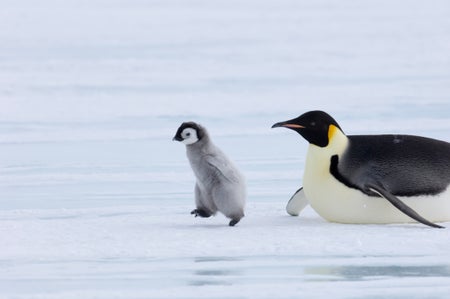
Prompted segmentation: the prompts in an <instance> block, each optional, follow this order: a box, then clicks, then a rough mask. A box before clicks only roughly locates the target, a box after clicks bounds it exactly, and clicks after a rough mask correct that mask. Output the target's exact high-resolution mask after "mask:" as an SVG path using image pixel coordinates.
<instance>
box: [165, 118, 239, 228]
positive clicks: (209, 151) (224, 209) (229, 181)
mask: <svg viewBox="0 0 450 299" xmlns="http://www.w3.org/2000/svg"><path fill="white" fill-rule="evenodd" d="M173 140H176V141H180V142H182V143H184V144H185V145H186V154H187V157H188V159H189V163H190V164H191V168H192V170H193V172H194V174H195V177H196V179H197V181H196V184H195V204H196V209H195V210H193V211H192V212H191V214H193V215H195V217H197V216H200V217H210V216H211V215H215V214H216V212H217V211H219V212H221V213H222V214H224V215H225V216H226V217H228V218H230V219H231V221H230V223H229V225H230V226H234V225H235V224H237V223H238V222H239V221H240V220H241V218H242V217H244V206H245V196H246V191H245V180H244V177H243V176H242V174H241V173H240V172H239V170H238V169H237V168H236V167H235V166H234V165H233V163H232V162H231V161H230V160H229V159H228V158H227V156H226V155H225V154H224V153H223V152H222V151H221V150H220V149H219V148H218V147H216V146H215V145H214V144H213V143H212V141H211V139H210V137H209V134H208V131H207V130H206V129H205V128H204V127H203V126H201V125H199V124H197V123H195V122H184V123H182V124H181V126H180V127H179V128H178V130H177V132H176V134H175V137H174V138H173Z"/></svg>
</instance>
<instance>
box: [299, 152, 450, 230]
mask: <svg viewBox="0 0 450 299" xmlns="http://www.w3.org/2000/svg"><path fill="white" fill-rule="evenodd" d="M322 157H323V156H322ZM314 158H315V154H314V151H313V152H311V148H310V152H309V153H308V158H307V163H306V166H305V174H304V177H303V188H304V191H305V195H306V197H307V198H308V200H309V203H310V205H311V207H312V208H313V209H314V210H315V211H316V212H317V213H318V214H319V215H320V216H322V217H323V218H325V219H326V220H328V221H331V222H339V223H404V222H415V220H414V219H412V218H410V217H409V216H407V215H405V214H403V213H402V212H400V211H399V210H398V209H397V208H395V207H394V206H393V205H392V204H391V203H390V202H388V201H387V200H386V199H384V198H382V197H374V196H368V195H366V194H364V193H363V192H361V191H359V190H357V189H353V188H350V187H347V186H346V185H344V184H343V183H341V182H339V181H338V180H337V179H336V178H334V176H333V175H332V174H331V173H330V172H329V160H328V161H326V160H325V161H324V159H319V160H317V159H314ZM399 199H400V200H401V201H403V202H404V203H405V204H406V205H408V206H410V207H411V208H412V209H414V210H415V211H416V212H417V213H419V214H420V215H421V216H423V217H424V218H426V219H428V220H430V221H432V222H445V221H450V188H447V190H446V191H444V192H443V193H441V194H439V195H433V196H419V197H399Z"/></svg>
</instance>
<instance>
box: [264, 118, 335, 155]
mask: <svg viewBox="0 0 450 299" xmlns="http://www.w3.org/2000/svg"><path fill="white" fill-rule="evenodd" d="M277 127H285V128H289V129H291V130H294V131H296V132H297V133H299V134H300V135H302V136H303V138H305V139H306V140H307V141H308V142H309V143H311V144H314V145H317V146H319V147H326V146H327V145H328V143H329V141H330V139H331V137H332V135H333V134H334V132H335V130H336V129H339V130H341V128H340V127H339V125H338V123H337V122H336V121H335V120H334V118H332V117H331V116H330V115H329V114H328V113H326V112H323V111H309V112H306V113H304V114H302V115H300V116H299V117H297V118H294V119H291V120H287V121H282V122H279V123H276V124H274V125H273V126H272V128H277ZM341 131H342V130H341Z"/></svg>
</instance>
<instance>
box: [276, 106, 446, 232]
mask: <svg viewBox="0 0 450 299" xmlns="http://www.w3.org/2000/svg"><path fill="white" fill-rule="evenodd" d="M275 127H285V128H289V129H292V130H294V131H296V132H297V133H299V134H300V135H301V136H302V137H303V138H305V139H306V140H307V141H308V142H309V147H308V151H307V155H306V163H305V169H304V175H303V189H300V190H298V191H297V192H296V193H295V194H294V196H293V197H292V198H291V200H290V201H289V203H288V206H287V210H288V213H289V214H291V215H298V214H299V213H300V211H301V209H303V208H304V207H305V206H306V205H307V203H309V204H310V205H311V207H312V208H313V209H314V210H315V211H316V212H317V213H318V214H319V215H320V216H322V217H323V218H325V219H326V220H328V221H331V222H338V223H405V222H412V221H414V220H415V221H418V222H421V223H423V224H425V225H428V226H431V227H436V228H443V227H442V226H440V225H437V224H435V223H434V222H446V221H450V188H449V185H450V143H448V142H445V141H441V140H436V139H431V138H426V137H420V136H412V135H348V136H347V135H345V134H344V132H343V130H342V129H341V127H340V126H339V124H338V123H337V122H336V121H335V120H334V119H333V118H332V117H331V116H330V115H328V114H327V113H325V112H323V111H310V112H307V113H305V114H303V115H301V116H299V117H297V118H294V119H291V120H288V121H283V122H279V123H276V124H274V125H273V126H272V128H275Z"/></svg>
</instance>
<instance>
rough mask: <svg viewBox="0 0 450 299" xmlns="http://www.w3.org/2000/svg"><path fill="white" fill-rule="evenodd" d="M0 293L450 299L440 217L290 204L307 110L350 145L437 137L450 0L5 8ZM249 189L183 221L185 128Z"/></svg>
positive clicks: (9, 4) (0, 66)
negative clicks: (234, 205) (322, 113)
mask: <svg viewBox="0 0 450 299" xmlns="http://www.w3.org/2000/svg"><path fill="white" fill-rule="evenodd" d="M0 8H1V9H0V28H2V29H1V30H0V240H1V244H2V245H1V246H0V298H24V299H25V298H26V299H29V298H46V299H47V298H55V299H56V298H58V299H59V298H69V299H70V298H83V299H86V298H108V299H109V298H124V299H125V298H127V299H129V298H321V299H322V298H394V299H396V298H408V299H409V298H447V297H448V294H449V293H450V251H449V248H450V232H449V231H450V230H449V229H450V223H445V224H444V225H445V226H447V227H449V228H447V229H444V230H438V229H431V228H428V227H425V226H423V225H420V224H404V225H403V224H396V225H343V224H333V223H328V222H326V221H324V220H323V219H321V218H320V217H319V216H318V215H317V214H316V213H315V212H314V211H313V210H312V209H310V208H307V210H306V211H305V212H304V213H303V214H301V216H300V217H290V216H288V215H287V214H286V212H285V210H284V208H285V205H286V203H287V200H288V199H289V198H290V196H291V195H292V193H293V192H294V191H296V190H297V189H298V188H299V187H300V186H301V178H302V172H303V167H304V159H305V153H306V147H307V144H306V141H304V140H303V139H302V138H301V137H300V136H298V135H297V134H295V133H293V132H291V131H288V130H284V131H283V130H271V129H270V127H271V125H272V124H273V123H275V122H278V121H282V120H286V119H290V118H293V117H296V116H298V115H300V114H301V113H303V112H305V111H308V110H311V109H322V110H326V111H327V112H329V113H330V114H332V115H333V116H334V117H335V118H336V119H337V121H338V122H339V123H340V125H341V127H342V128H343V129H344V131H345V132H346V133H347V134H367V133H371V134H377V133H404V134H417V135H424V136H428V137H433V138H438V139H443V140H446V141H450V133H449V132H450V117H449V113H450V17H449V16H450V2H448V1H446V0H436V1H434V0H433V1H431V2H430V1H427V2H426V3H425V2H424V1H418V0H417V1H416V0H412V1H406V0H400V1H387V0H386V1H383V0H381V1H380V0H377V1H372V0H369V1H350V0H344V1H331V0H320V1H303V0H302V1H294V0H292V1H289V0H282V1H270V0H262V1H256V0H253V1H251V0H250V1H232V0H231V1H230V0H227V1H222V0H217V1H207V0H198V1H175V0H168V1H142V0H127V1H125V0H124V1H120V0H114V1H111V0H109V1H107V0H90V1H87V0H86V1H84V0H78V1H76V0H66V1H58V0H43V1H26V0H20V1H16V0H14V1H12V0H3V1H1V3H0ZM187 120H194V121H198V122H200V123H202V124H203V125H205V126H206V127H207V128H208V129H209V131H210V134H211V136H212V138H213V140H214V142H215V143H216V144H217V145H218V146H220V147H221V148H222V149H223V150H224V151H225V152H226V153H227V154H228V155H229V156H230V157H231V158H232V159H233V160H234V161H235V162H236V164H237V165H238V166H239V168H241V170H242V171H243V173H244V174H245V176H246V178H247V184H248V205H247V209H246V217H245V218H244V219H243V220H242V221H241V222H240V223H239V224H238V225H237V226H236V227H233V228H230V227H228V226H227V223H228V221H227V219H226V218H225V217H223V216H221V215H218V216H217V217H214V218H211V219H199V218H193V217H192V215H190V214H189V212H190V211H191V210H192V209H193V208H194V199H193V186H194V177H193V174H192V171H191V169H190V168H189V163H188V161H187V158H186V156H185V149H184V145H182V144H180V143H177V142H172V137H173V135H174V134H175V131H176V129H177V128H178V126H179V125H180V123H181V122H183V121H187Z"/></svg>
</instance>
